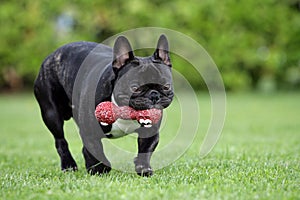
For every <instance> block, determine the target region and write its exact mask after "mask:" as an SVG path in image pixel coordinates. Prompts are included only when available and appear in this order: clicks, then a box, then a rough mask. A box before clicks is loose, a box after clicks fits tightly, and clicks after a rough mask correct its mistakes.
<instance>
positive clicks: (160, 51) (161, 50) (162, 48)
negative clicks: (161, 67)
mask: <svg viewBox="0 0 300 200" xmlns="http://www.w3.org/2000/svg"><path fill="white" fill-rule="evenodd" d="M153 57H154V59H155V60H161V61H162V62H163V63H164V64H165V65H168V66H170V67H171V66H172V64H171V60H170V54H169V42H168V39H167V37H166V36H165V35H164V34H162V35H161V36H160V37H159V39H158V42H157V47H156V50H155V52H154V54H153Z"/></svg>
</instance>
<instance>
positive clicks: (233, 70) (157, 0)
mask: <svg viewBox="0 0 300 200" xmlns="http://www.w3.org/2000/svg"><path fill="white" fill-rule="evenodd" d="M0 24H1V28H0V38H1V39H0V90H2V91H3V90H22V89H25V88H31V87H32V83H33V81H34V79H35V77H36V75H37V72H38V70H39V67H40V64H41V63H42V61H43V60H44V58H45V57H46V56H47V55H48V54H50V53H51V52H52V51H54V50H55V49H56V48H58V47H59V46H61V45H63V44H65V43H69V42H73V41H81V40H88V41H96V42H101V41H103V40H104V39H106V38H108V37H110V36H112V35H114V34H116V33H119V32H121V31H126V30H128V29H133V28H137V27H144V26H157V27H164V28H169V29H173V30H176V31H179V32H182V33H184V34H186V35H188V36H191V37H192V38H193V39H195V40H196V41H197V42H199V43H200V44H201V45H202V46H203V47H204V48H205V49H206V50H207V51H208V53H209V54H210V55H211V57H212V58H213V60H214V61H215V62H216V64H217V66H218V68H219V70H220V71H221V74H222V77H223V79H224V83H225V86H226V89H227V90H228V91H229V90H231V91H241V90H252V89H253V90H263V91H277V90H299V89H300V1H299V0H284V1H283V0H263V1H257V0H224V1H217V0H201V1H196V0H173V1H163V0H151V1H140V0H132V1H121V0H97V1H89V0H74V1H73V0H72V1H71V0H64V1H62V0H39V1H33V0H32V1H31V0H1V5H0ZM177 62H181V61H177ZM182 62H183V61H182ZM173 65H174V68H176V67H177V66H180V63H173ZM176 70H178V71H179V72H182V73H183V71H184V74H186V76H187V78H188V79H190V80H191V84H192V85H193V86H194V88H196V89H204V88H205V85H203V83H201V81H200V80H199V81H197V80H193V77H192V76H193V73H192V72H193V69H192V68H184V67H182V68H176ZM189 70H191V73H188V72H189ZM189 76H190V77H189Z"/></svg>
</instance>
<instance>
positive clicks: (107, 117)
mask: <svg viewBox="0 0 300 200" xmlns="http://www.w3.org/2000/svg"><path fill="white" fill-rule="evenodd" d="M161 114H162V112H161V110H159V109H156V108H152V109H148V110H134V109H133V108H131V107H129V106H122V107H118V106H117V105H115V104H114V103H112V102H109V101H105V102H101V103H99V104H98V105H97V107H96V110H95V116H96V118H97V120H98V121H99V122H100V123H101V125H102V126H107V125H109V124H112V123H114V122H115V121H116V120H117V119H127V120H130V119H131V120H137V121H138V122H139V123H140V124H141V125H142V126H143V127H146V128H149V127H151V126H152V124H156V123H158V122H159V120H160V118H161Z"/></svg>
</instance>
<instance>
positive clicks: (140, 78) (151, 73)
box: [119, 59, 172, 85]
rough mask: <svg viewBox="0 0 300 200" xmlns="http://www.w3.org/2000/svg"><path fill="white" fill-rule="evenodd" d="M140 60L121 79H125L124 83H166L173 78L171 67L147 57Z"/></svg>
mask: <svg viewBox="0 0 300 200" xmlns="http://www.w3.org/2000/svg"><path fill="white" fill-rule="evenodd" d="M139 61H140V62H139V65H137V66H134V67H130V68H129V69H128V70H127V72H126V73H124V74H123V76H122V77H121V78H120V79H119V81H123V82H124V83H125V82H127V83H128V82H131V83H132V82H136V84H138V85H146V84H160V85H164V84H166V83H167V82H170V81H171V80H172V74H171V69H170V67H168V66H166V65H163V64H159V63H153V62H151V61H149V60H147V59H143V60H139Z"/></svg>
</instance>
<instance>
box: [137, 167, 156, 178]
mask: <svg viewBox="0 0 300 200" xmlns="http://www.w3.org/2000/svg"><path fill="white" fill-rule="evenodd" d="M135 171H136V173H137V174H138V175H139V176H144V177H150V176H152V175H153V170H152V168H151V167H150V166H149V167H147V166H145V165H136V166H135Z"/></svg>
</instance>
